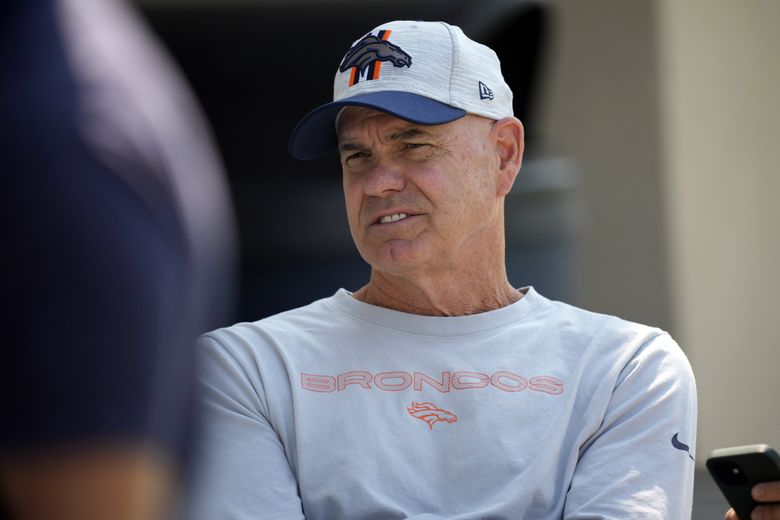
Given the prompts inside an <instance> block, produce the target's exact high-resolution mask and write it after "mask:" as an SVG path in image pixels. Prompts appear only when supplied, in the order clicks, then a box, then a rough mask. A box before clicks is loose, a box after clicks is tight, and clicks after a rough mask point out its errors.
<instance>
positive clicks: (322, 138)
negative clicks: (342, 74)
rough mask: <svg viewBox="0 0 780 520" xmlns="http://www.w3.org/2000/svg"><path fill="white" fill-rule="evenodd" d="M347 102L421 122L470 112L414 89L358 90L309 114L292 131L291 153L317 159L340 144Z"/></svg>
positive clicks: (436, 122) (439, 121)
mask: <svg viewBox="0 0 780 520" xmlns="http://www.w3.org/2000/svg"><path fill="white" fill-rule="evenodd" d="M345 106H359V107H366V108H372V109H374V110H379V111H381V112H385V113H387V114H390V115H392V116H395V117H398V118H401V119H404V120H406V121H409V122H411V123H416V124H420V125H443V124H445V123H449V122H452V121H455V120H456V119H460V118H461V117H463V116H465V115H466V111H465V110H463V109H461V108H454V107H451V106H449V105H447V104H445V103H442V102H440V101H436V100H434V99H431V98H427V97H425V96H421V95H419V94H413V93H411V92H397V91H387V90H385V91H381V92H368V93H366V94H358V95H356V96H352V97H349V98H345V99H341V100H339V101H333V102H331V103H327V104H325V105H322V106H320V107H317V108H315V109H314V110H312V111H311V112H309V113H308V114H306V115H305V116H304V117H303V119H301V120H300V121H299V122H298V124H297V125H295V128H294V129H293V131H292V134H290V142H289V145H288V149H289V152H290V155H292V156H293V157H294V158H296V159H303V160H307V159H317V158H318V157H321V156H323V155H324V154H325V153H327V152H329V151H331V150H335V149H336V148H338V136H337V135H336V116H337V115H338V113H339V111H340V110H341V109H342V108H343V107H345Z"/></svg>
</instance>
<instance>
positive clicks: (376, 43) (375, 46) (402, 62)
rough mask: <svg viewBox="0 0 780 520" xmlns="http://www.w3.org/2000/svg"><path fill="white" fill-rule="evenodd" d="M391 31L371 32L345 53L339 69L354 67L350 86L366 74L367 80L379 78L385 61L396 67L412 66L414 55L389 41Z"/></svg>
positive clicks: (342, 70)
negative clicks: (374, 33)
mask: <svg viewBox="0 0 780 520" xmlns="http://www.w3.org/2000/svg"><path fill="white" fill-rule="evenodd" d="M390 33H391V31H389V30H387V31H379V34H378V35H377V36H374V35H373V34H369V35H366V36H364V37H363V38H362V39H361V40H360V41H359V42H357V43H356V44H355V45H353V46H352V48H350V49H349V50H348V51H347V54H346V55H344V59H343V60H342V61H341V66H340V67H339V71H341V72H346V71H347V70H349V69H350V68H351V69H352V76H351V77H350V80H349V86H350V87H351V86H353V85H354V84H355V83H357V82H358V81H360V77H361V76H363V75H365V76H366V79H367V80H372V79H379V71H380V70H381V67H382V63H381V62H383V61H389V62H391V63H392V64H393V66H394V67H411V66H412V57H411V56H409V55H408V54H407V53H406V52H404V50H403V49H401V48H400V47H399V46H398V45H394V44H392V43H390V42H389V41H387V38H388V37H389V36H390Z"/></svg>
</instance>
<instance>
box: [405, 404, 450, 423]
mask: <svg viewBox="0 0 780 520" xmlns="http://www.w3.org/2000/svg"><path fill="white" fill-rule="evenodd" d="M406 411H407V412H409V415H411V416H412V417H415V418H417V419H420V420H421V421H425V422H426V423H428V428H429V429H431V430H432V429H433V425H434V424H436V423H437V422H448V423H454V422H457V421H458V417H457V416H456V415H455V414H454V413H452V412H450V411H449V410H444V409H443V408H439V407H438V406H436V405H435V404H433V403H418V402H417V401H412V404H411V405H410V406H407V407H406Z"/></svg>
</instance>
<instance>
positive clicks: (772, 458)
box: [707, 444, 780, 520]
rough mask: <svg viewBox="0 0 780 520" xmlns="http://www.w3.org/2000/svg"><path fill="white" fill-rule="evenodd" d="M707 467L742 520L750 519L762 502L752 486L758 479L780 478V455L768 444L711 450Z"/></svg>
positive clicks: (765, 480) (766, 480)
mask: <svg viewBox="0 0 780 520" xmlns="http://www.w3.org/2000/svg"><path fill="white" fill-rule="evenodd" d="M707 469H708V470H709V472H710V475H712V478H714V479H715V482H716V483H717V484H718V487H719V488H720V490H721V492H722V493H723V495H724V496H725V497H726V500H728V502H729V504H731V507H733V508H734V511H736V512H737V516H739V520H749V519H750V513H751V512H752V511H753V508H754V507H756V506H757V505H759V502H756V501H755V500H753V498H752V497H751V496H750V490H751V489H752V488H753V486H755V485H756V484H758V483H759V482H770V481H774V480H780V455H778V454H777V452H776V451H775V450H773V449H772V448H771V447H769V446H767V445H766V444H753V445H750V446H736V447H734V448H721V449H718V450H715V451H713V452H712V453H710V456H709V457H708V458H707ZM764 504H766V502H764Z"/></svg>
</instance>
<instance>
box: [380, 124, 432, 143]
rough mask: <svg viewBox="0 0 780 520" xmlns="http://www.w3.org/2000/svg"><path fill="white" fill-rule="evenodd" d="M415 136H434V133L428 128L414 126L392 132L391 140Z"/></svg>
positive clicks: (401, 139)
mask: <svg viewBox="0 0 780 520" xmlns="http://www.w3.org/2000/svg"><path fill="white" fill-rule="evenodd" d="M415 137H433V134H432V133H431V132H428V131H427V130H423V129H421V128H417V127H414V126H413V127H412V128H407V129H406V130H401V131H400V132H396V133H394V134H392V135H391V136H390V140H391V141H403V140H404V139H413V138H415Z"/></svg>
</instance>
